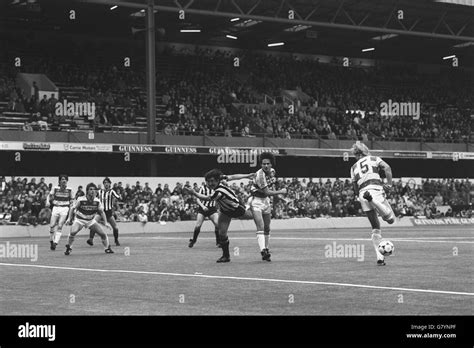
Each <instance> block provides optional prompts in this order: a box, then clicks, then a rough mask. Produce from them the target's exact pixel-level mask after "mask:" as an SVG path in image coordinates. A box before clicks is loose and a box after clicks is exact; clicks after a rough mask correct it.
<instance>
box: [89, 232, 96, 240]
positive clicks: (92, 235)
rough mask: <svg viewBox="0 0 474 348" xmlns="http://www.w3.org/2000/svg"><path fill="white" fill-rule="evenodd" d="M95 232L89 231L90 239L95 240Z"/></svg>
mask: <svg viewBox="0 0 474 348" xmlns="http://www.w3.org/2000/svg"><path fill="white" fill-rule="evenodd" d="M94 234H95V232H94V231H89V239H94Z"/></svg>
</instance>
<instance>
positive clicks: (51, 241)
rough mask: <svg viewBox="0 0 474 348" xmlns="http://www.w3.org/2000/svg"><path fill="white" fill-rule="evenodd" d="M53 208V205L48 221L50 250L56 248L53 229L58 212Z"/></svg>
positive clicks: (54, 228)
mask: <svg viewBox="0 0 474 348" xmlns="http://www.w3.org/2000/svg"><path fill="white" fill-rule="evenodd" d="M54 208H55V207H53V213H52V214H51V220H50V223H49V244H50V247H51V250H55V249H56V247H55V245H54V231H55V230H56V226H57V224H58V220H59V213H58V212H57V209H54Z"/></svg>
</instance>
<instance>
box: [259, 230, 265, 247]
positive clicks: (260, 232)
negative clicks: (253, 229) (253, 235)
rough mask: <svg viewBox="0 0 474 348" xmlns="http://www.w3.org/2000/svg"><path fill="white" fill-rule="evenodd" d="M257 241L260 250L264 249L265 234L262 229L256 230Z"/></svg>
mask: <svg viewBox="0 0 474 348" xmlns="http://www.w3.org/2000/svg"><path fill="white" fill-rule="evenodd" d="M257 243H258V247H259V248H260V251H262V250H263V249H265V236H264V235H263V231H257Z"/></svg>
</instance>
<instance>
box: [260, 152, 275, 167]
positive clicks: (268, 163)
mask: <svg viewBox="0 0 474 348" xmlns="http://www.w3.org/2000/svg"><path fill="white" fill-rule="evenodd" d="M260 165H261V166H262V169H263V171H264V172H270V169H271V168H272V167H273V166H274V165H275V156H274V155H273V154H272V153H271V152H262V153H261V154H260Z"/></svg>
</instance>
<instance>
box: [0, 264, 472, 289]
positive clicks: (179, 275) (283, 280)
mask: <svg viewBox="0 0 474 348" xmlns="http://www.w3.org/2000/svg"><path fill="white" fill-rule="evenodd" d="M0 266H13V267H33V268H47V269H60V270H69V271H85V272H102V273H132V274H152V275H163V276H174V277H194V278H211V279H231V280H247V281H260V282H272V283H289V284H309V285H325V286H340V287H351V288H363V289H377V290H391V291H408V292H422V293H431V294H445V295H460V296H474V293H471V292H460V291H444V290H429V289H412V288H397V287H390V286H376V285H364V284H350V283H335V282H317V281H310V280H288V279H273V278H251V277H232V276H213V275H204V274H186V273H169V272H152V271H131V270H121V269H95V268H79V267H62V266H47V265H28V264H19V263H0Z"/></svg>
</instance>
